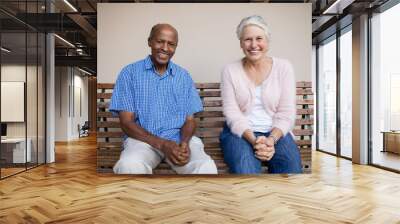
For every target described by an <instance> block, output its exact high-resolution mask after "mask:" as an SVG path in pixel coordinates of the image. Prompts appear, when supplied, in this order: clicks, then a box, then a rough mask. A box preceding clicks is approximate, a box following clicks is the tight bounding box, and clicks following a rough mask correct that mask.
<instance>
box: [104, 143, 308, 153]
mask: <svg viewBox="0 0 400 224" xmlns="http://www.w3.org/2000/svg"><path fill="white" fill-rule="evenodd" d="M203 143H204V148H205V149H207V151H208V152H211V151H221V149H220V148H219V147H220V144H219V142H203ZM296 144H297V145H298V146H311V145H312V141H311V140H296ZM97 147H98V148H122V142H97Z"/></svg>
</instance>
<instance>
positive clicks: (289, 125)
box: [221, 57, 296, 137]
mask: <svg viewBox="0 0 400 224" xmlns="http://www.w3.org/2000/svg"><path fill="white" fill-rule="evenodd" d="M272 61H273V63H272V69H271V73H270V75H269V76H268V78H267V79H266V80H265V81H264V82H263V84H262V102H263V104H264V108H265V111H266V112H267V113H268V114H269V115H271V117H272V127H276V128H279V129H280V130H281V131H282V132H283V134H284V135H286V133H288V132H289V131H291V130H292V129H293V126H294V122H295V119H296V81H295V77H294V72H293V67H292V65H291V63H290V62H289V61H288V60H285V59H279V58H275V57H273V58H272ZM221 91H222V100H223V112H224V115H225V117H226V121H227V124H228V126H229V128H230V129H231V131H232V133H234V134H236V135H237V136H239V137H241V136H242V135H243V132H244V131H245V130H246V129H250V130H251V127H250V125H249V122H248V120H247V118H246V115H247V114H248V113H249V112H250V110H251V108H252V106H253V102H254V97H255V85H254V83H253V82H251V81H250V79H249V78H248V77H247V75H246V74H245V71H244V68H243V66H242V62H241V61H240V60H239V61H236V62H234V63H231V64H228V65H226V66H225V68H224V69H223V71H222V81H221Z"/></svg>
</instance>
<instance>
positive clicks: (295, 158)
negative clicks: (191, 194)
mask: <svg viewBox="0 0 400 224" xmlns="http://www.w3.org/2000/svg"><path fill="white" fill-rule="evenodd" d="M254 134H255V135H256V136H257V137H258V136H261V135H264V136H266V137H268V136H269V135H270V132H268V133H261V132H255V133H254ZM220 142H221V147H222V151H223V153H224V161H225V163H226V164H227V165H228V166H229V170H230V172H231V173H235V174H259V173H261V165H262V163H264V162H263V161H261V160H259V159H257V158H256V157H255V154H254V153H255V152H254V149H253V147H252V145H251V144H250V143H249V142H248V141H247V140H246V139H244V138H241V137H238V136H237V135H235V134H233V133H232V132H231V130H230V129H229V127H228V126H227V125H226V124H225V126H224V130H223V131H222V133H221V135H220ZM265 163H266V165H267V166H268V173H302V166H301V158H300V152H299V150H298V148H297V145H296V142H295V141H294V139H293V137H292V135H291V134H290V133H288V134H286V135H285V136H284V137H282V138H280V139H279V140H278V142H277V143H276V144H275V154H274V156H273V157H272V159H271V160H270V161H266V162H265Z"/></svg>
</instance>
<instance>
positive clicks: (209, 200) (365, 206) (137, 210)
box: [0, 137, 400, 223]
mask: <svg viewBox="0 0 400 224" xmlns="http://www.w3.org/2000/svg"><path fill="white" fill-rule="evenodd" d="M56 158H57V159H56V161H57V162H56V163H55V164H50V165H46V166H41V167H38V168H36V169H33V170H29V171H27V172H25V173H22V174H18V175H16V176H12V177H9V178H7V179H5V180H2V181H0V202H1V203H0V223H400V212H399V211H400V200H398V199H399V198H400V175H399V174H396V173H392V172H388V171H384V170H381V169H377V168H374V167H370V166H361V165H354V164H352V163H351V162H350V161H348V160H344V159H338V158H336V157H333V156H329V155H326V154H323V153H320V152H313V172H312V174H302V175H290V176H288V175H262V176H218V177H213V176H185V177H183V176H129V175H112V174H97V173H96V166H95V161H96V159H95V158H96V139H95V138H94V137H89V138H83V139H81V140H80V141H75V142H70V143H68V144H66V143H58V144H57V146H56Z"/></svg>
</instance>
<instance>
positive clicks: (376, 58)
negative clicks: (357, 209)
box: [370, 4, 400, 170]
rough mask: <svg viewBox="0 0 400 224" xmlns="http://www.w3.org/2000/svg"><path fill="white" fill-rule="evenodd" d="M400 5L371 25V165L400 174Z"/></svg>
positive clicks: (374, 19)
mask: <svg viewBox="0 0 400 224" xmlns="http://www.w3.org/2000/svg"><path fill="white" fill-rule="evenodd" d="M399 21H400V4H398V5H396V6H394V7H392V8H390V9H388V10H386V11H384V12H383V13H380V14H376V15H374V16H373V17H372V19H371V24H372V37H371V39H372V49H371V51H372V74H371V92H372V97H371V102H370V103H371V108H372V111H371V115H370V116H371V121H372V125H371V129H372V130H371V133H372V155H371V156H372V163H373V164H376V165H380V166H384V167H388V168H391V169H396V170H400V105H399V104H400V103H399V102H400V100H399V95H400V63H399V52H400V42H399V40H400V32H399V29H398V23H399Z"/></svg>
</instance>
